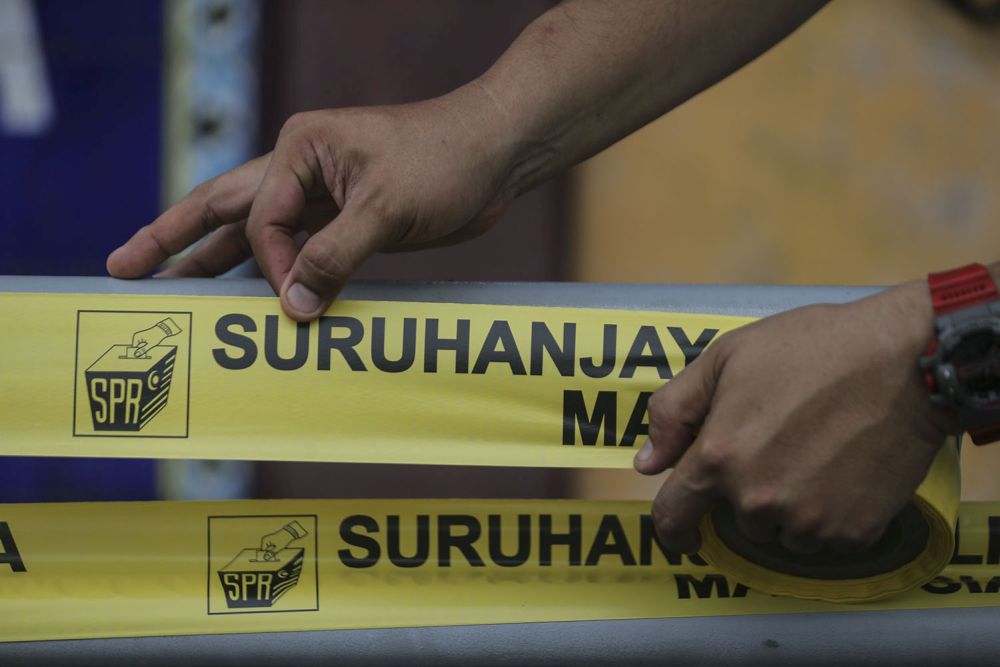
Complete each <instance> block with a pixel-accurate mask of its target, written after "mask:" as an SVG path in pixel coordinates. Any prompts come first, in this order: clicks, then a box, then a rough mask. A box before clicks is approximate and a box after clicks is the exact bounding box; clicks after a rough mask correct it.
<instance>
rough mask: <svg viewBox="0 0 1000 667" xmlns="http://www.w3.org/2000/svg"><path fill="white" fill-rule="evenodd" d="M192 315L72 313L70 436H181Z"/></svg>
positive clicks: (185, 422)
mask: <svg viewBox="0 0 1000 667" xmlns="http://www.w3.org/2000/svg"><path fill="white" fill-rule="evenodd" d="M190 349H191V314H190V313H185V312H145V311H90V310H81V311H78V312H77V331H76V370H75V378H76V381H75V398H74V401H73V403H74V412H73V435H76V436H132V437H160V438H185V437H187V434H188V394H189V390H190V387H189V373H190Z"/></svg>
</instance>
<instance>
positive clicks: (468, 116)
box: [108, 82, 515, 321]
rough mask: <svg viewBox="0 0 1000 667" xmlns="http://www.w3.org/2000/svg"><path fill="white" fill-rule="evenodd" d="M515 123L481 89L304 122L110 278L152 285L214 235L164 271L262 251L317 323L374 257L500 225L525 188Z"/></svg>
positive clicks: (154, 235)
mask: <svg viewBox="0 0 1000 667" xmlns="http://www.w3.org/2000/svg"><path fill="white" fill-rule="evenodd" d="M504 125H505V118H504V116H503V114H502V113H501V111H500V110H499V108H498V107H497V106H496V104H495V103H494V102H493V98H492V96H491V95H490V94H488V93H487V91H486V90H485V89H484V88H482V85H481V84H479V83H478V82H476V83H473V84H470V85H468V86H465V87H463V88H460V89H458V90H457V91H455V92H453V93H451V94H449V95H446V96H444V97H440V98H436V99H433V100H429V101H426V102H419V103H415V104H408V105H402V106H393V107H372V108H353V109H335V110H325V111H314V112H308V113H302V114H297V115H295V116H293V117H292V118H291V119H289V121H288V122H287V123H286V124H285V126H284V128H283V129H282V131H281V134H280V136H279V138H278V142H277V145H276V146H275V148H274V151H272V152H271V153H269V154H268V155H264V156H262V157H260V158H257V159H255V160H252V161H250V162H248V163H246V164H244V165H242V166H241V167H238V168H236V169H234V170H232V171H230V172H227V173H225V174H223V175H221V176H219V177H217V178H214V179H212V180H211V181H208V182H206V183H203V184H202V185H200V186H198V187H197V188H195V190H194V191H193V192H191V194H189V195H188V196H187V197H186V198H184V199H183V200H181V201H180V202H179V203H178V204H176V205H175V206H173V207H172V208H170V209H169V210H168V211H166V212H165V213H163V215H161V216H160V217H159V218H157V220H156V221H154V222H153V223H152V224H150V225H147V226H145V227H143V228H142V229H140V230H139V231H138V232H137V233H136V234H135V235H134V236H133V237H132V238H131V239H130V240H129V241H128V242H127V243H126V244H125V245H123V246H122V247H121V248H118V249H117V250H115V251H114V252H113V253H112V254H111V255H110V256H109V257H108V272H109V273H111V275H113V276H115V277H118V278H138V277H141V276H143V275H146V274H148V273H149V272H150V271H152V270H153V269H154V268H155V267H157V266H158V265H159V264H161V263H162V262H164V261H165V260H166V259H167V258H169V257H170V256H172V255H175V254H177V253H179V252H181V251H182V250H184V249H185V248H187V247H188V246H189V245H191V244H192V243H194V242H195V241H198V240H199V239H201V238H202V237H206V236H207V237H208V238H206V239H205V241H204V242H203V243H202V244H201V245H199V246H198V247H197V248H195V249H194V250H193V251H192V252H191V253H189V254H188V255H186V256H185V257H183V258H182V259H180V260H179V261H178V262H177V263H175V264H174V265H172V266H171V267H170V268H168V269H167V270H166V271H164V272H163V274H162V275H165V276H201V277H207V276H215V275H218V274H221V273H224V272H225V271H228V270H229V269H231V268H233V267H234V266H236V265H237V264H239V263H240V262H242V261H243V260H245V259H247V258H248V257H250V256H251V254H252V255H254V256H255V257H256V259H257V262H258V264H259V265H260V268H261V271H262V272H263V273H264V276H265V277H266V278H267V280H268V282H270V284H271V286H272V287H273V288H274V290H275V292H276V293H278V294H279V295H280V296H281V304H282V307H283V308H284V310H285V312H286V313H288V315H289V316H290V317H292V318H294V319H296V320H299V321H309V320H312V319H314V318H316V317H317V316H319V315H320V314H321V313H322V312H323V311H324V310H326V308H327V307H328V306H329V305H330V303H331V302H332V301H333V299H334V297H335V296H336V295H337V293H338V292H339V291H340V290H341V288H342V287H343V286H344V284H345V282H347V279H348V278H349V277H350V275H351V274H352V273H353V272H354V271H355V270H356V269H357V268H358V267H359V266H360V265H361V263H362V262H364V261H365V259H367V258H368V257H369V256H370V255H372V254H373V253H375V252H378V251H397V250H416V249H420V248H427V247H433V246H439V245H447V244H451V243H456V242H459V241H462V240H465V239H469V238H472V237H474V236H477V235H479V234H481V233H482V232H484V231H486V230H487V229H488V228H489V227H491V226H492V225H493V224H494V223H495V222H496V221H497V219H498V218H499V217H500V214H501V213H502V212H503V210H504V208H505V206H506V204H507V203H508V202H509V201H510V200H511V199H512V198H513V196H514V194H515V193H513V192H511V191H510V188H509V187H508V185H507V183H508V181H509V175H510V172H511V170H512V169H513V164H512V160H513V153H514V150H513V144H512V142H511V141H510V140H509V136H510V133H509V132H506V133H505V131H504V130H505V128H504ZM505 136H506V137H507V138H505ZM303 238H304V243H302V241H303ZM300 244H301V247H300Z"/></svg>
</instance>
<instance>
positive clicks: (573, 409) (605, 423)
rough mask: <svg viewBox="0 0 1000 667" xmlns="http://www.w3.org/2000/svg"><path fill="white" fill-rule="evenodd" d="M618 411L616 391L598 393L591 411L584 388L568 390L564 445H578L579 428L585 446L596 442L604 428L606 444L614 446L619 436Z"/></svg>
mask: <svg viewBox="0 0 1000 667" xmlns="http://www.w3.org/2000/svg"><path fill="white" fill-rule="evenodd" d="M617 412H618V394H617V393H615V392H613V391H599V392H597V399H596V400H595V401H594V410H593V412H591V413H589V414H588V412H587V403H586V401H585V400H584V398H583V392H582V391H579V390H575V389H568V390H566V391H564V392H563V429H562V444H564V445H575V444H576V434H577V430H579V432H580V442H582V443H583V444H584V445H596V444H597V436H598V435H599V434H600V432H601V430H602V429H603V430H604V444H605V445H606V446H609V447H614V446H615V445H616V444H617V439H618V433H617V431H616V419H617Z"/></svg>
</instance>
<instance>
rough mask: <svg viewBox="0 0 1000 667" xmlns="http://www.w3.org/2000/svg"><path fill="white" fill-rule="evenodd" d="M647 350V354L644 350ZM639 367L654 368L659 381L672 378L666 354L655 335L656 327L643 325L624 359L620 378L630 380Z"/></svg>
mask: <svg viewBox="0 0 1000 667" xmlns="http://www.w3.org/2000/svg"><path fill="white" fill-rule="evenodd" d="M647 348H649V352H648V353H647V352H646V349H647ZM639 366H646V367H651V368H655V369H656V372H657V373H658V374H659V376H660V379H661V380H669V379H670V378H672V377H673V376H674V374H673V371H671V370H670V362H669V361H667V352H666V350H664V349H663V342H662V341H661V340H660V335H659V334H658V333H656V327H654V326H650V325H648V324H647V325H643V326H641V327H639V331H638V332H637V333H636V335H635V340H633V341H632V347H631V348H629V351H628V356H627V357H625V364H624V365H623V366H622V372H621V375H620V377H623V378H630V377H633V376H634V375H635V370H636V368H638V367H639Z"/></svg>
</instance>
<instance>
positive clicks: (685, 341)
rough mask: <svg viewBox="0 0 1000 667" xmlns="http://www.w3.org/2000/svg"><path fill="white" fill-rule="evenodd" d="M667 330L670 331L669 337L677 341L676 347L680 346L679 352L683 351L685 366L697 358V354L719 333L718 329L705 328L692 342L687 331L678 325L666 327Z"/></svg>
mask: <svg viewBox="0 0 1000 667" xmlns="http://www.w3.org/2000/svg"><path fill="white" fill-rule="evenodd" d="M667 331H669V332H670V336H671V338H673V339H674V342H675V343H677V347H679V348H681V352H682V353H684V365H685V366H687V365H689V364H690V363H691V362H692V361H694V360H695V359H697V358H698V355H699V354H701V353H702V351H704V349H705V348H706V347H708V344H709V343H711V342H712V339H713V338H715V336H716V334H718V333H719V330H718V329H705V330H704V331H702V332H701V333H700V334H699V335H698V339H697V340H696V341H695V342H694V343H692V342H691V339H690V338H688V336H687V333H685V332H684V329H681V328H680V327H667Z"/></svg>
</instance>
